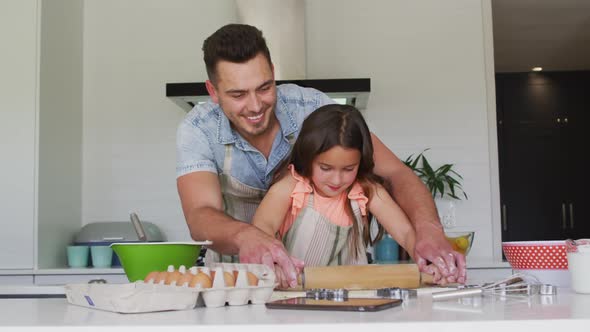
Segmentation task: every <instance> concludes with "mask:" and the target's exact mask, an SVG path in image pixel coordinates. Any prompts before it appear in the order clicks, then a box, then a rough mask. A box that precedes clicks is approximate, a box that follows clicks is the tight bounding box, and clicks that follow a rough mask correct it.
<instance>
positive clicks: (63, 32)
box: [36, 0, 84, 268]
mask: <svg viewBox="0 0 590 332" xmlns="http://www.w3.org/2000/svg"><path fill="white" fill-rule="evenodd" d="M83 3H84V2H83V1H79V0H45V1H42V6H41V7H42V9H41V55H40V70H39V79H40V85H39V122H38V124H39V126H38V132H39V149H38V158H39V159H38V160H39V180H38V217H37V219H38V227H37V238H38V256H37V257H38V259H37V264H36V265H37V267H39V268H54V267H65V266H66V249H65V247H66V245H67V244H69V243H71V241H72V240H73V235H74V234H75V233H76V232H77V231H78V230H79V229H80V226H81V223H82V220H81V216H82V212H81V211H82V182H81V181H82V129H83V128H82V76H83V75H82V74H83V73H82V38H83V28H84V27H83V24H82V23H83V22H82V18H83Z"/></svg>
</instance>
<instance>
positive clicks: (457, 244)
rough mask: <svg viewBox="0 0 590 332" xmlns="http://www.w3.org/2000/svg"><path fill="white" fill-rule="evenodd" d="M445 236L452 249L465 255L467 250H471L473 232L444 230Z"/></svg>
mask: <svg viewBox="0 0 590 332" xmlns="http://www.w3.org/2000/svg"><path fill="white" fill-rule="evenodd" d="M445 237H446V238H447V241H449V243H450V244H451V247H453V250H455V251H458V252H460V253H462V254H463V255H465V256H467V254H468V253H469V250H471V246H472V245H473V238H474V237H475V232H447V231H445Z"/></svg>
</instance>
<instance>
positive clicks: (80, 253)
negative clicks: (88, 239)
mask: <svg viewBox="0 0 590 332" xmlns="http://www.w3.org/2000/svg"><path fill="white" fill-rule="evenodd" d="M88 251H89V248H88V246H68V247H67V256H68V266H69V267H74V268H75V267H87V266H88Z"/></svg>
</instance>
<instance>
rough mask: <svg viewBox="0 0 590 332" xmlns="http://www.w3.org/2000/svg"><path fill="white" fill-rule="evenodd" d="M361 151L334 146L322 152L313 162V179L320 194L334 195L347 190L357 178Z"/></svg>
mask: <svg viewBox="0 0 590 332" xmlns="http://www.w3.org/2000/svg"><path fill="white" fill-rule="evenodd" d="M360 161H361V152H360V151H359V150H356V149H347V148H343V147H342V146H339V145H337V146H334V147H333V148H331V149H329V150H328V151H326V152H324V153H320V154H319V155H317V156H316V157H315V159H314V160H313V162H312V168H311V174H312V175H311V181H312V183H313V185H314V187H315V190H316V191H317V193H318V194H320V195H322V196H324V197H334V196H338V195H340V194H341V193H342V192H343V191H345V190H347V189H348V188H349V187H350V186H351V185H352V184H353V183H354V181H355V180H356V175H357V173H358V169H359V164H360Z"/></svg>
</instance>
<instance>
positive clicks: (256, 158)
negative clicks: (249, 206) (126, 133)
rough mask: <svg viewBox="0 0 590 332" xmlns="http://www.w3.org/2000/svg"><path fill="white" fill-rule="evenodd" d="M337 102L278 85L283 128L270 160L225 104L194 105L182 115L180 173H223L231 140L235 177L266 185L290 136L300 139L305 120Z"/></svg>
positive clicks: (286, 149) (309, 91)
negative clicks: (250, 140)
mask: <svg viewBox="0 0 590 332" xmlns="http://www.w3.org/2000/svg"><path fill="white" fill-rule="evenodd" d="M327 104H334V101H333V100H332V99H330V98H329V97H328V96H327V95H325V94H324V93H322V92H320V91H318V90H315V89H312V88H302V87H300V86H297V85H294V84H283V85H280V86H277V104H276V107H275V110H274V112H275V114H276V117H277V119H278V121H279V124H280V126H281V130H280V131H279V133H278V134H277V136H276V137H275V139H274V142H273V145H272V149H271V151H270V154H269V157H268V160H267V159H266V158H265V157H264V155H263V154H262V153H260V151H258V150H257V149H256V148H254V147H253V146H252V145H250V143H248V142H247V141H246V140H245V139H244V138H242V136H240V134H239V133H238V132H237V131H235V130H233V129H232V128H231V126H230V122H229V120H228V118H227V117H226V116H225V114H224V113H223V111H222V109H221V107H220V106H219V105H218V104H215V103H213V102H210V101H209V102H207V103H204V104H199V105H197V106H195V107H194V108H193V109H192V110H191V111H190V112H189V113H188V114H187V115H186V117H185V118H184V119H183V120H182V122H181V123H180V125H179V126H178V131H177V134H176V176H177V177H180V176H183V175H185V174H188V173H192V172H199V171H206V172H212V173H216V174H221V173H222V170H223V166H224V165H223V163H224V156H225V145H226V144H231V145H232V159H231V160H232V165H231V173H232V174H231V175H230V176H231V177H233V178H235V179H236V180H238V181H240V182H242V183H243V184H246V185H248V186H251V187H253V188H257V189H263V190H267V189H268V187H269V185H270V182H271V181H272V176H273V173H274V171H275V169H276V167H277V166H278V165H279V164H280V163H281V161H282V160H283V159H285V158H286V157H287V156H288V155H289V153H290V151H291V145H290V143H289V137H290V136H293V137H294V138H297V136H298V135H299V132H300V131H301V124H302V123H303V120H304V119H305V118H306V117H307V116H308V115H309V114H310V113H311V112H313V111H315V110H316V109H317V108H319V107H320V106H323V105H327Z"/></svg>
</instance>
